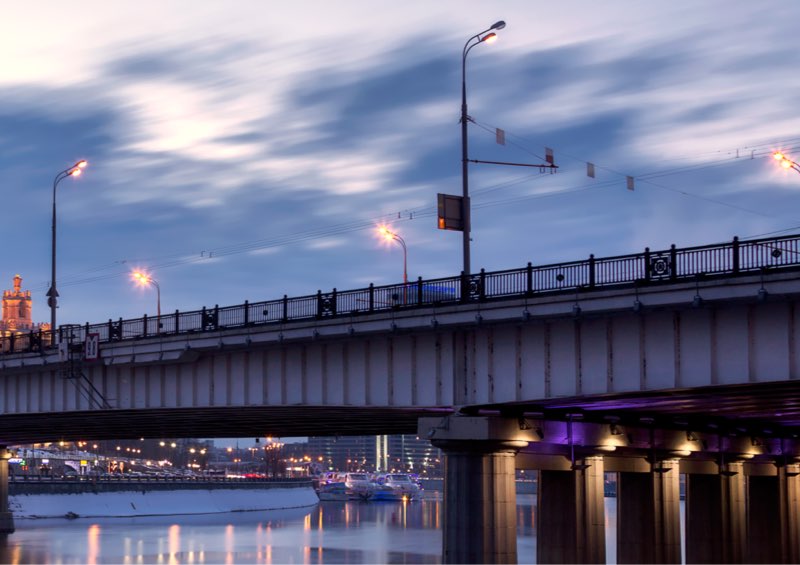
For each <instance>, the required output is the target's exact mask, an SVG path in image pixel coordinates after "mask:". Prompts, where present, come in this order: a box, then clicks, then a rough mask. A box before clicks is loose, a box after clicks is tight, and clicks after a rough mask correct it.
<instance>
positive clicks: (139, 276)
mask: <svg viewBox="0 0 800 565" xmlns="http://www.w3.org/2000/svg"><path fill="white" fill-rule="evenodd" d="M131 277H132V278H133V280H134V281H136V282H137V283H139V284H140V285H141V286H150V285H151V284H152V285H153V286H154V287H156V316H157V319H156V333H161V287H160V286H158V281H157V280H156V279H154V278H153V277H151V276H150V275H148V274H147V273H143V272H141V271H134V272H133V273H131Z"/></svg>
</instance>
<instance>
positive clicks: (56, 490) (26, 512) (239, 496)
mask: <svg viewBox="0 0 800 565" xmlns="http://www.w3.org/2000/svg"><path fill="white" fill-rule="evenodd" d="M45 487H49V488H45ZM22 490H23V489H19V490H17V492H14V493H13V494H12V495H11V496H9V510H10V511H11V512H12V513H13V516H14V519H15V520H17V519H21V520H24V519H40V518H101V517H103V518H132V517H138V516H178V515H197V514H219V513H225V512H255V511H263V510H281V509H289V508H303V507H307V506H314V505H315V504H317V502H319V499H318V497H317V494H316V492H314V489H313V487H312V486H311V484H310V482H308V481H303V482H291V483H280V482H278V483H253V484H247V483H234V484H225V483H220V484H215V483H185V484H181V485H174V484H170V485H166V484H158V483H142V484H139V483H123V484H109V483H97V484H92V483H88V482H87V483H78V484H72V485H69V487H67V486H66V485H26V487H25V489H24V490H25V491H27V492H20V491H22ZM35 491H38V492H35Z"/></svg>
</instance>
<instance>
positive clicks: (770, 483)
mask: <svg viewBox="0 0 800 565" xmlns="http://www.w3.org/2000/svg"><path fill="white" fill-rule="evenodd" d="M799 471H800V466H798V465H785V466H781V467H778V473H777V476H750V477H749V478H748V489H749V490H748V495H749V496H748V501H749V508H748V524H747V525H748V540H749V544H748V548H747V551H748V553H747V562H748V563H798V562H800V500H798V495H800V476H798V472H799Z"/></svg>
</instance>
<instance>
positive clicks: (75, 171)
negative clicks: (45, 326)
mask: <svg viewBox="0 0 800 565" xmlns="http://www.w3.org/2000/svg"><path fill="white" fill-rule="evenodd" d="M86 165H87V163H86V161H85V160H80V161H78V162H77V163H75V164H74V165H72V166H71V167H70V168H68V169H64V170H63V171H61V172H60V173H58V174H57V175H56V178H55V180H53V240H52V245H51V254H50V259H51V265H50V266H51V269H50V290H48V291H47V305H48V306H50V344H51V345H56V343H57V335H56V308H57V307H58V291H57V290H56V188H57V187H58V183H60V182H61V181H62V180H64V179H65V178H67V177H77V176H80V174H81V173H82V172H83V169H84V168H85V167H86Z"/></svg>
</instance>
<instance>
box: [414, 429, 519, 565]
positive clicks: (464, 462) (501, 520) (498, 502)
mask: <svg viewBox="0 0 800 565" xmlns="http://www.w3.org/2000/svg"><path fill="white" fill-rule="evenodd" d="M418 432H419V435H420V436H421V437H427V438H428V439H430V440H431V443H433V445H435V446H436V447H438V448H440V449H442V451H443V452H444V458H445V459H444V461H445V479H444V518H443V520H442V563H516V562H517V497H516V485H515V483H514V467H515V465H514V458H515V456H516V453H517V451H518V450H519V449H520V448H522V447H525V446H527V445H528V443H529V442H530V441H533V437H534V435H535V432H534V431H533V430H532V429H531V427H530V426H527V425H524V422H523V423H520V421H519V420H518V419H517V418H502V417H496V416H463V415H457V416H447V417H444V418H430V417H426V418H420V420H419V425H418Z"/></svg>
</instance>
